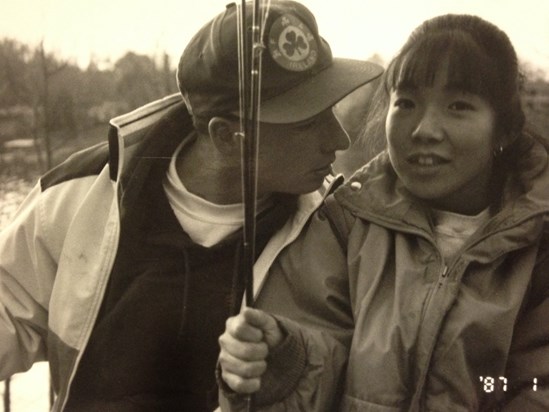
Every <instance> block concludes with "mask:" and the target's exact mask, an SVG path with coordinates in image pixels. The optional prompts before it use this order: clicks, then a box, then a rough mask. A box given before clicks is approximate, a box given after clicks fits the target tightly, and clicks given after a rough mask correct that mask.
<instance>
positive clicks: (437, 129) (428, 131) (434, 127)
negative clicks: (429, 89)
mask: <svg viewBox="0 0 549 412" xmlns="http://www.w3.org/2000/svg"><path fill="white" fill-rule="evenodd" d="M443 137H444V123H443V121H442V119H441V116H440V113H438V110H437V109H436V108H432V107H428V108H426V109H425V110H424V111H423V113H422V114H421V117H420V118H419V122H418V124H417V125H416V127H415V129H414V131H413V132H412V138H413V139H422V140H437V141H438V140H441V139H442V138H443Z"/></svg>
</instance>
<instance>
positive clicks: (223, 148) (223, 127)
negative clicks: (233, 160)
mask: <svg viewBox="0 0 549 412" xmlns="http://www.w3.org/2000/svg"><path fill="white" fill-rule="evenodd" d="M208 132H209V133H210V139H211V140H212V143H213V144H214V146H215V147H216V149H217V150H219V151H220V152H221V153H224V154H229V153H234V152H236V153H240V134H239V133H238V132H239V124H238V122H236V121H234V120H229V119H226V118H224V117H219V116H216V117H212V118H211V119H210V122H209V123H208Z"/></svg>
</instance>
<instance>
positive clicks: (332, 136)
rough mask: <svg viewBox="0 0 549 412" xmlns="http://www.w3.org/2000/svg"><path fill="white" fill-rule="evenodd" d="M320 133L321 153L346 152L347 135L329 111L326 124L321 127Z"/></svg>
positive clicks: (348, 141)
mask: <svg viewBox="0 0 549 412" xmlns="http://www.w3.org/2000/svg"><path fill="white" fill-rule="evenodd" d="M320 133H322V136H323V140H322V151H324V152H335V151H337V150H346V149H348V148H349V145H350V140H349V135H348V134H347V132H346V131H345V129H343V126H342V125H341V123H340V122H339V120H338V119H337V117H336V116H335V115H334V114H333V113H332V112H331V111H330V115H329V116H328V119H327V121H326V123H325V124H324V125H323V126H322V129H321V130H320Z"/></svg>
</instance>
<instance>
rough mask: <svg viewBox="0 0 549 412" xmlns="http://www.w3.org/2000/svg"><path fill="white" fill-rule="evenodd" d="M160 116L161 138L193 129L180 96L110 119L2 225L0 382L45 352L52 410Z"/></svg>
mask: <svg viewBox="0 0 549 412" xmlns="http://www.w3.org/2000/svg"><path fill="white" fill-rule="evenodd" d="M160 122H162V125H163V126H162V127H165V128H166V129H170V130H171V133H169V132H168V130H166V136H170V135H171V136H172V137H173V135H174V134H175V135H177V136H180V138H182V137H184V136H186V135H187V134H188V133H189V132H190V131H191V128H192V122H191V118H190V116H189V115H188V113H187V111H186V109H185V106H184V104H183V103H182V100H181V98H180V96H179V95H172V96H168V97H166V98H164V99H161V100H159V101H156V102H153V103H151V104H149V105H147V106H144V107H142V108H139V109H137V110H135V111H133V112H131V113H129V114H126V115H123V116H120V117H117V118H115V119H113V120H112V121H111V128H110V131H109V144H108V145H107V144H100V145H98V146H95V147H92V148H90V149H88V150H85V151H83V152H81V153H77V154H75V155H74V156H73V157H71V158H70V159H68V160H67V161H66V162H65V163H64V164H62V165H60V166H59V167H58V168H56V169H54V170H53V171H51V172H50V173H48V174H46V175H45V176H44V177H43V178H42V179H41V180H40V181H39V182H38V184H37V185H36V186H35V187H34V189H33V190H32V192H31V193H30V194H29V195H28V197H27V198H26V200H25V201H24V202H23V204H22V205H21V207H20V208H19V210H18V212H17V214H16V216H15V218H14V219H13V220H12V222H11V223H10V224H9V225H8V226H7V227H6V228H5V229H3V230H2V232H0V380H3V379H6V378H7V377H9V376H11V375H12V374H14V373H17V372H22V371H26V370H28V369H29V368H30V367H31V366H32V364H33V363H34V362H37V361H42V360H47V361H48V362H49V364H50V369H51V375H52V382H53V384H54V387H55V390H56V394H57V396H56V400H55V404H54V407H53V410H54V411H61V410H63V406H64V405H65V404H66V401H67V396H68V393H69V389H70V385H71V380H72V379H73V377H74V375H75V372H76V369H77V368H78V364H79V361H80V359H81V357H82V354H83V351H84V349H85V348H86V344H87V342H88V339H89V337H90V334H91V331H92V328H93V326H94V322H95V320H96V318H97V315H98V311H99V308H100V306H101V303H102V299H103V296H104V292H105V289H106V286H107V283H108V281H109V276H110V273H111V269H112V266H113V262H114V260H115V258H116V254H117V245H118V241H119V236H120V232H121V227H120V221H121V219H120V217H121V215H123V214H124V209H125V208H131V205H132V202H138V201H139V199H134V198H133V197H132V193H131V192H129V191H127V190H126V188H127V187H128V185H127V182H128V180H129V179H144V176H135V175H134V174H133V173H132V171H133V170H132V164H133V163H134V162H133V161H134V159H133V158H134V156H135V155H134V154H135V153H136V151H138V150H139V149H140V148H141V147H142V145H145V144H149V145H150V144H153V145H156V144H163V142H162V141H159V142H151V141H150V140H151V139H150V136H149V134H148V132H149V131H150V130H151V129H152V128H154V127H158V125H159V123H160ZM166 138H167V137H166ZM166 138H165V139H164V140H166ZM178 144H179V142H175V144H174V148H175V147H176V146H177V145H178ZM132 184H133V183H132ZM328 184H329V182H328V180H327V181H326V185H325V186H324V187H323V188H321V189H320V190H319V191H317V192H313V193H309V194H306V195H302V196H300V198H299V200H298V211H297V212H296V214H295V215H294V216H293V218H292V219H290V220H289V221H288V222H287V223H286V224H285V226H284V227H283V228H282V229H281V230H280V231H279V232H278V233H277V234H276V235H275V236H274V238H273V239H272V241H271V242H270V243H269V244H268V245H267V246H266V247H265V249H264V251H263V253H262V255H261V256H260V258H259V260H258V261H257V264H256V269H255V271H256V276H257V277H258V280H257V282H258V283H259V282H260V281H261V278H262V277H263V276H264V275H265V273H266V271H267V269H268V267H269V266H270V265H271V263H272V261H273V260H274V259H275V257H276V255H277V254H278V253H279V252H280V250H282V249H283V248H284V247H285V246H286V245H287V244H288V243H289V242H291V241H292V240H293V239H295V238H296V237H297V235H298V233H299V232H300V230H301V228H302V227H303V226H304V224H305V222H306V221H307V220H308V218H309V217H310V215H311V214H312V213H313V211H314V210H315V209H316V208H317V207H318V205H320V204H321V203H322V199H323V196H324V193H326V190H327V189H328Z"/></svg>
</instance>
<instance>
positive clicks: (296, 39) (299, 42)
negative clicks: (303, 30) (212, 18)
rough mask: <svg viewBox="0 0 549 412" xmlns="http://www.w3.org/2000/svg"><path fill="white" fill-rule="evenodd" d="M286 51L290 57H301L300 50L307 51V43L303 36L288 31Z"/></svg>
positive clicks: (284, 45) (285, 44)
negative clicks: (297, 55) (295, 54)
mask: <svg viewBox="0 0 549 412" xmlns="http://www.w3.org/2000/svg"><path fill="white" fill-rule="evenodd" d="M283 47H284V50H285V51H286V54H287V55H288V56H290V57H291V56H293V55H294V53H296V52H297V54H299V55H301V51H300V49H303V50H304V51H305V50H307V43H306V42H305V39H304V38H303V36H300V35H298V34H296V32H295V31H292V30H290V31H288V32H287V33H286V43H284V44H283Z"/></svg>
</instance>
